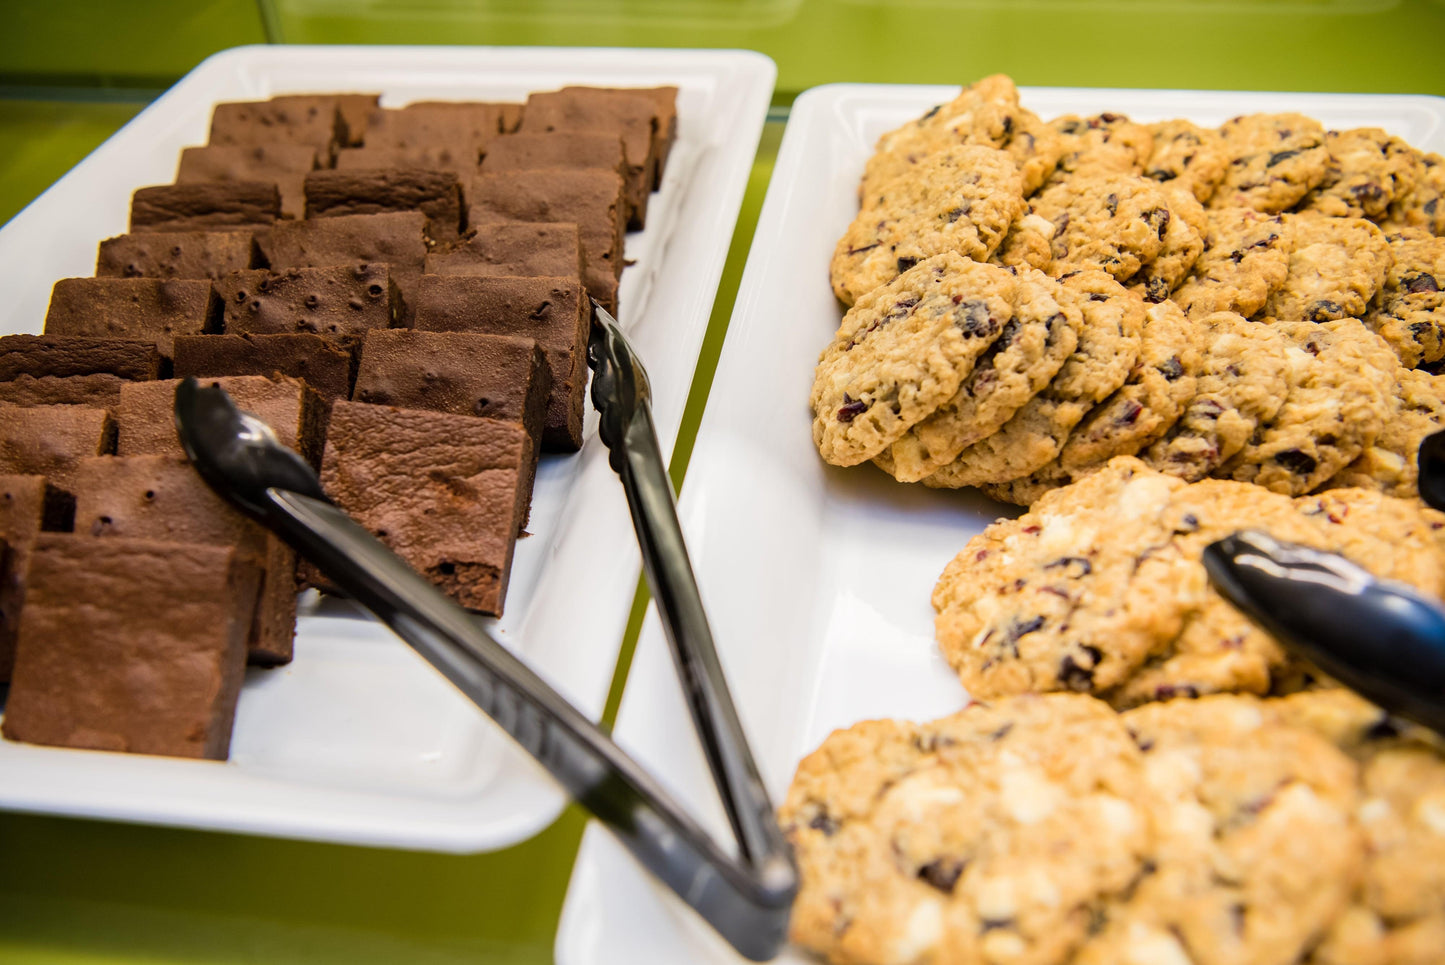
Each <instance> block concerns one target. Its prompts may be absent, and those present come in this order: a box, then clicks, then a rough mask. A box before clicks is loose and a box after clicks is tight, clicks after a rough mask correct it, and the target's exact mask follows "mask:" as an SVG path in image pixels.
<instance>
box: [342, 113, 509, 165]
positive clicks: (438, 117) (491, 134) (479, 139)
mask: <svg viewBox="0 0 1445 965" xmlns="http://www.w3.org/2000/svg"><path fill="white" fill-rule="evenodd" d="M514 106H515V105H510V104H493V103H487V102H484V101H418V102H417V103H415V104H408V105H407V106H405V107H402V108H397V109H393V110H381V111H374V112H373V113H372V114H371V117H370V123H369V126H368V127H367V132H366V146H367V147H402V148H415V147H418V146H421V145H439V144H446V145H449V146H455V145H460V144H465V145H467V146H468V147H473V146H474V147H475V148H476V153H477V155H478V156H480V155H481V153H482V152H483V151H485V150H486V148H487V145H488V144H489V143H490V142H491V141H492V139H493V138H495V137H497V136H498V135H499V134H501V133H502V116H503V114H504V112H505V111H506V109H507V108H509V107H514Z"/></svg>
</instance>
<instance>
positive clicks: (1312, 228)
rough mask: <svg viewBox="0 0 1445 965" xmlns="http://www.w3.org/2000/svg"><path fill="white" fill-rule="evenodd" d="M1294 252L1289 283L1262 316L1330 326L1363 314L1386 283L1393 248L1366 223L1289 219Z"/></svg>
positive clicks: (1273, 296)
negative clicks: (1332, 322)
mask: <svg viewBox="0 0 1445 965" xmlns="http://www.w3.org/2000/svg"><path fill="white" fill-rule="evenodd" d="M1286 220H1288V221H1289V222H1290V223H1291V225H1292V226H1293V229H1294V247H1293V248H1292V249H1291V250H1290V254H1289V271H1288V272H1287V273H1286V275H1285V279H1284V284H1282V285H1280V287H1279V288H1277V289H1275V290H1274V291H1273V292H1270V295H1269V298H1267V299H1266V300H1265V303H1264V308H1263V309H1262V310H1261V311H1260V315H1262V316H1264V317H1267V318H1275V319H1279V320H1281V321H1286V322H1298V321H1305V322H1328V321H1331V320H1332V319H1336V318H1352V317H1355V316H1358V315H1363V314H1364V313H1365V309H1366V308H1368V307H1369V304H1370V300H1371V299H1372V298H1374V297H1375V293H1376V292H1377V291H1379V290H1380V286H1381V285H1383V284H1384V283H1385V275H1386V272H1388V271H1389V268H1390V263H1391V256H1390V246H1389V245H1388V244H1387V243H1386V242H1385V235H1384V234H1383V233H1382V232H1381V231H1380V229H1379V228H1377V227H1375V225H1374V224H1372V223H1370V222H1369V221H1366V220H1365V219H1364V218H1326V217H1322V216H1320V215H1287V216H1286Z"/></svg>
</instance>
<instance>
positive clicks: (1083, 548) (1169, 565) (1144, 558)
mask: <svg viewBox="0 0 1445 965" xmlns="http://www.w3.org/2000/svg"><path fill="white" fill-rule="evenodd" d="M1442 522H1445V516H1442V515H1441V514H1438V513H1435V512H1433V511H1431V510H1427V509H1425V508H1424V507H1422V506H1420V505H1419V504H1418V503H1415V502H1413V501H1410V500H1400V499H1391V498H1390V497H1387V496H1383V495H1381V494H1379V493H1372V492H1366V491H1364V490H1355V489H1343V490H1331V491H1329V492H1327V493H1323V494H1320V495H1318V496H1310V497H1304V498H1301V499H1299V500H1292V499H1290V498H1288V497H1286V496H1283V495H1280V494H1277V493H1271V492H1268V491H1266V490H1264V489H1261V488H1259V487H1257V486H1250V485H1245V484H1242V483H1235V482H1230V481H1225V480H1205V481H1203V482H1199V483H1194V484H1185V483H1183V482H1182V481H1181V480H1179V479H1176V478H1174V477H1171V476H1167V475H1164V474H1162V473H1158V472H1155V471H1153V470H1150V469H1148V468H1147V467H1145V466H1144V465H1143V464H1142V463H1141V462H1139V461H1138V460H1137V459H1133V458H1129V457H1120V458H1118V459H1114V460H1112V461H1110V463H1109V464H1108V465H1107V466H1106V467H1105V468H1104V469H1102V470H1100V471H1099V472H1096V473H1094V474H1092V475H1090V476H1088V477H1086V478H1084V479H1083V480H1081V481H1080V482H1078V483H1075V484H1073V485H1071V486H1068V487H1066V488H1063V489H1058V490H1054V491H1053V492H1050V493H1047V494H1045V495H1044V496H1043V497H1041V498H1040V499H1039V500H1038V501H1037V502H1036V503H1035V504H1034V506H1032V507H1031V508H1030V511H1029V512H1028V513H1027V514H1026V515H1024V516H1022V517H1019V518H1018V519H1015V520H1000V521H999V522H996V523H994V524H993V525H992V526H990V527H988V528H987V529H986V530H984V532H983V533H981V534H980V535H978V536H976V537H974V538H973V539H972V540H970V541H969V543H968V544H967V545H966V546H965V547H964V548H963V550H962V551H961V552H960V553H959V554H958V555H957V556H956V557H955V558H954V560H953V561H952V562H951V563H949V565H948V566H947V567H946V568H945V569H944V571H943V574H942V576H941V577H940V578H939V581H938V584H937V586H936V587H935V588H934V591H933V604H934V608H935V610H936V611H937V614H938V616H937V619H936V623H935V629H936V633H937V639H938V644H939V648H940V650H941V651H942V653H943V655H944V657H945V658H946V659H947V660H948V661H949V663H950V665H951V666H952V667H953V668H954V670H955V671H957V672H958V674H959V678H960V680H961V681H962V683H963V685H964V687H965V688H966V689H967V690H968V691H969V693H971V694H973V695H974V696H975V697H979V698H983V699H988V698H990V697H994V696H998V695H1004V694H1014V693H1024V692H1043V691H1052V690H1081V691H1088V692H1091V693H1094V694H1096V695H1098V696H1100V697H1102V698H1103V699H1105V700H1107V701H1109V702H1110V703H1111V704H1113V705H1114V706H1116V707H1131V706H1136V705H1138V704H1140V703H1144V702H1147V701H1151V700H1164V699H1169V698H1171V697H1179V696H1190V697H1195V696H1199V695H1200V694H1205V693H1211V692H1217V691H1245V692H1253V693H1264V692H1266V691H1268V690H1269V689H1270V687H1271V686H1272V685H1274V684H1275V683H1276V680H1275V677H1276V675H1277V674H1279V673H1280V672H1282V671H1283V670H1285V669H1286V668H1287V666H1288V664H1287V661H1286V658H1285V654H1284V652H1283V651H1282V649H1281V648H1280V647H1279V645H1278V644H1277V642H1276V641H1274V640H1273V639H1272V638H1271V637H1269V636H1268V635H1267V634H1265V633H1264V632H1263V631H1261V630H1259V629H1258V628H1256V627H1254V626H1253V625H1252V624H1251V623H1250V622H1249V620H1248V619H1246V618H1245V617H1244V616H1243V615H1242V614H1240V613H1239V612H1238V611H1237V610H1235V609H1233V608H1232V607H1230V606H1229V605H1228V604H1227V603H1226V602H1225V601H1224V600H1223V599H1222V598H1221V597H1220V596H1219V595H1218V594H1217V593H1215V592H1214V591H1213V589H1212V588H1211V587H1210V585H1209V581H1208V577H1207V575H1206V573H1205V570H1204V567H1203V564H1202V563H1201V562H1200V560H1201V556H1202V554H1203V551H1204V548H1205V547H1206V546H1207V545H1209V544H1210V543H1212V542H1214V541H1215V540H1218V539H1220V538H1222V537H1224V536H1226V535H1229V534H1230V533H1232V532H1235V531H1237V530H1240V529H1246V528H1254V529H1263V530H1265V531H1266V532H1269V533H1271V534H1272V535H1274V536H1275V537H1276V538H1279V539H1282V540H1287V541H1290V542H1297V543H1302V544H1305V545H1309V546H1315V547H1318V548H1321V549H1328V550H1331V551H1335V552H1341V553H1344V554H1345V555H1346V556H1348V557H1349V558H1350V559H1352V560H1354V561H1355V562H1356V563H1358V564H1359V565H1361V566H1363V567H1365V568H1366V569H1368V570H1370V571H1371V572H1373V573H1375V574H1376V575H1379V576H1382V577H1387V578H1391V579H1400V580H1403V581H1405V582H1409V583H1411V584H1412V585H1414V586H1416V587H1418V588H1419V589H1421V590H1422V591H1424V592H1426V593H1428V594H1430V595H1432V596H1436V597H1439V596H1441V595H1442V593H1445V546H1442V538H1441V530H1442V529H1445V527H1442V526H1441V524H1442Z"/></svg>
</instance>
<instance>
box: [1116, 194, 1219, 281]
mask: <svg viewBox="0 0 1445 965" xmlns="http://www.w3.org/2000/svg"><path fill="white" fill-rule="evenodd" d="M1160 189H1161V190H1162V191H1163V192H1164V196H1165V199H1166V200H1167V201H1168V203H1169V215H1170V217H1169V221H1168V223H1167V224H1165V226H1164V232H1163V234H1162V235H1161V236H1160V239H1159V240H1160V241H1161V242H1162V245H1161V247H1160V249H1159V254H1157V255H1155V256H1154V260H1153V261H1151V262H1149V263H1148V264H1147V265H1145V266H1144V267H1143V268H1141V269H1139V273H1138V274H1136V275H1135V276H1134V277H1133V278H1130V279H1129V287H1130V288H1133V289H1134V290H1136V291H1138V292H1139V294H1140V295H1141V296H1143V298H1144V300H1145V301H1148V302H1162V301H1163V300H1164V299H1166V298H1168V297H1169V293H1170V292H1172V291H1173V290H1174V289H1175V288H1177V287H1178V286H1179V283H1180V282H1182V281H1183V280H1184V279H1185V277H1186V276H1187V275H1188V274H1189V270H1190V269H1191V268H1193V267H1194V263H1195V262H1196V261H1198V260H1199V256H1200V254H1201V253H1203V251H1204V234H1205V232H1207V231H1208V230H1209V220H1208V218H1207V217H1206V216H1205V214H1204V207H1203V205H1201V204H1200V203H1199V202H1198V201H1196V200H1195V198H1194V195H1193V194H1191V193H1190V192H1189V190H1188V189H1187V188H1185V187H1183V186H1180V185H1174V184H1164V185H1161V186H1160Z"/></svg>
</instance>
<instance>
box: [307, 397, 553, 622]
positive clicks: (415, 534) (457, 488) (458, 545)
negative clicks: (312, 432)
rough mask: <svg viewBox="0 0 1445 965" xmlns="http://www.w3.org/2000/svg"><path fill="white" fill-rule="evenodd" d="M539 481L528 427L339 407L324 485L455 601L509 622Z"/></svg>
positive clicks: (385, 408)
mask: <svg viewBox="0 0 1445 965" xmlns="http://www.w3.org/2000/svg"><path fill="white" fill-rule="evenodd" d="M535 472H536V455H535V453H534V452H533V451H532V443H531V440H530V439H529V438H528V437H527V433H526V430H525V429H523V428H522V426H521V424H520V423H516V422H501V421H498V420H496V419H478V418H474V417H472V416H463V415H452V414H450V413H444V412H426V411H422V410H419V409H397V408H393V407H391V406H382V405H367V404H366V403H363V402H338V403H336V407H335V408H334V409H333V410H332V412H331V426H330V429H329V430H328V433H327V441H326V456H325V459H324V460H323V461H322V466H321V484H322V486H323V487H324V488H325V489H326V492H327V495H329V496H330V497H331V498H332V499H334V500H335V501H336V502H337V504H338V505H340V506H341V507H342V508H343V509H345V510H346V511H347V512H348V513H350V514H351V515H352V516H353V517H355V518H356V520H357V521H358V522H359V523H360V524H361V525H363V526H365V527H366V528H367V529H369V530H371V531H372V532H373V533H375V534H376V535H377V537H378V538H379V539H381V540H382V542H384V543H386V544H387V545H388V546H390V547H391V548H392V549H393V550H394V551H395V552H396V553H397V554H398V555H400V556H401V557H402V559H404V560H406V561H407V563H409V564H411V566H413V567H414V568H415V569H416V570H417V571H418V572H420V573H421V574H423V575H424V576H425V577H426V578H427V579H429V580H431V581H432V582H433V583H435V584H436V585H437V587H438V588H439V589H441V590H442V591H443V592H445V593H446V594H447V595H449V596H451V597H452V599H454V600H456V601H457V602H458V603H459V604H461V605H462V606H465V607H470V608H471V609H473V610H480V611H482V612H483V613H490V614H494V615H497V616H500V615H501V613H502V608H503V603H504V602H505V600H506V595H507V578H508V575H509V572H510V569H511V564H512V549H513V547H514V545H515V543H516V538H517V534H518V532H519V531H520V529H521V526H522V522H523V520H524V519H525V517H526V509H527V505H528V502H529V500H530V499H531V494H532V479H533V476H534V474H535Z"/></svg>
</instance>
